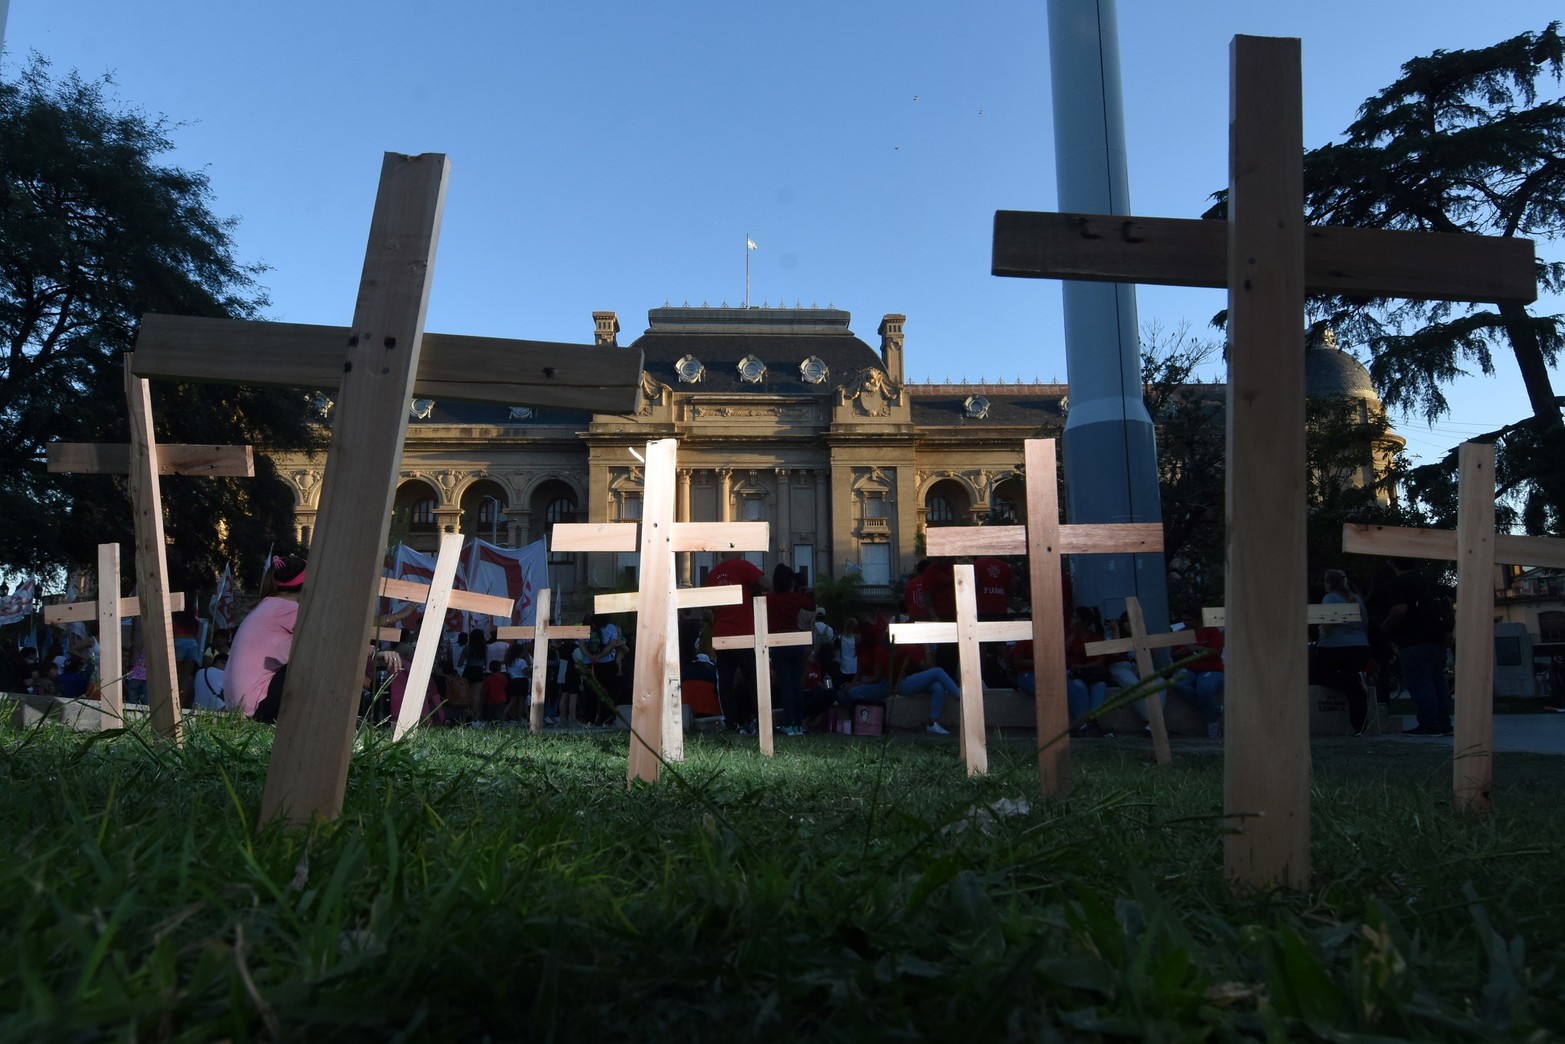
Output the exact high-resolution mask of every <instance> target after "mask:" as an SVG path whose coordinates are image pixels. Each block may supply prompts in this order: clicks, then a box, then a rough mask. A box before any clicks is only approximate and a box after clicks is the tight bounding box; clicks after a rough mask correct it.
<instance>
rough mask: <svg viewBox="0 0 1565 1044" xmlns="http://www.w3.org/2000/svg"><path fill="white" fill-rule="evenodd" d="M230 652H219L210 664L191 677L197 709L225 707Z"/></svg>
mask: <svg viewBox="0 0 1565 1044" xmlns="http://www.w3.org/2000/svg"><path fill="white" fill-rule="evenodd" d="M227 669H228V654H227V653H225V652H220V653H217V654H216V655H215V656H213V657H212V663H211V665H210V666H207V667H203V668H201V669H200V670H199V671H197V672H196V673H195V676H194V677H193V678H191V679H190V689H191V692H192V694H193V695H194V699H195V705H196V709H197V710H222V709H223V683H224V679H225V678H226V676H227Z"/></svg>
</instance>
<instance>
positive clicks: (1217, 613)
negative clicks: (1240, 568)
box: [1192, 556, 1454, 641]
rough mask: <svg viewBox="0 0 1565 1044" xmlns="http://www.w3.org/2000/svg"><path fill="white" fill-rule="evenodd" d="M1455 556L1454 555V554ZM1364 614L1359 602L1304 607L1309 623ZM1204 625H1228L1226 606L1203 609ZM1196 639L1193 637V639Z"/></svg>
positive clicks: (1342, 620) (1351, 618)
mask: <svg viewBox="0 0 1565 1044" xmlns="http://www.w3.org/2000/svg"><path fill="white" fill-rule="evenodd" d="M1453 557H1454V556H1453ZM1363 619H1364V614H1363V612H1361V611H1360V610H1359V607H1358V603H1357V602H1332V603H1330V604H1325V603H1322V604H1320V605H1314V604H1312V605H1308V606H1306V607H1305V609H1304V622H1305V623H1308V624H1338V623H1350V622H1362V621H1363ZM1201 626H1202V627H1227V626H1228V610H1227V608H1226V607H1224V606H1220V605H1218V606H1207V607H1206V608H1204V609H1202V610H1201ZM1193 640H1194V639H1192V641H1193Z"/></svg>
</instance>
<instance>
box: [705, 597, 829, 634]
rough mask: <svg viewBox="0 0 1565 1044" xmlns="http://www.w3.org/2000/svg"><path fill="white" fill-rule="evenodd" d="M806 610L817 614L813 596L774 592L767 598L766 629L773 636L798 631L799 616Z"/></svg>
mask: <svg viewBox="0 0 1565 1044" xmlns="http://www.w3.org/2000/svg"><path fill="white" fill-rule="evenodd" d="M806 610H808V611H809V612H810V614H811V615H814V613H815V599H814V597H812V596H811V595H808V594H806V593H804V592H803V591H785V592H783V593H781V594H779V593H777V592H776V591H773V592H772V593H771V594H769V595H767V596H766V629H767V630H768V631H771V632H772V633H773V634H776V633H777V632H778V631H797V630H798V629H799V614H800V613H801V612H804V611H806ZM715 626H716V625H715V624H714V629H715Z"/></svg>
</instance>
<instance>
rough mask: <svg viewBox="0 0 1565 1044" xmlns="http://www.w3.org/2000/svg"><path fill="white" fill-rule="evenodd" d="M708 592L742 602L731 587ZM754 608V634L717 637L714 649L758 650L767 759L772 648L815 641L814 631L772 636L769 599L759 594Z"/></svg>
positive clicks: (759, 721) (760, 726)
mask: <svg viewBox="0 0 1565 1044" xmlns="http://www.w3.org/2000/svg"><path fill="white" fill-rule="evenodd" d="M702 590H707V591H732V592H733V594H734V597H733V598H732V599H730V603H737V602H738V601H739V599H740V593H739V592H740V590H741V589H740V588H738V587H732V586H726V585H725V586H721V587H709V588H702ZM751 609H752V612H753V614H754V616H755V633H754V634H729V635H721V636H718V637H714V638H713V639H712V648H714V649H754V650H755V720H756V726H755V733H756V735H757V736H758V737H759V738H760V741H761V753H762V754H764V755H765V756H766V757H768V758H769V757H772V756H773V754H774V747H773V744H772V669H771V664H770V663H769V662H768V660H769V657H768V656H767V653H769V652H770V651H771V650H772V649H781V648H788V647H791V646H795V645H811V644H813V643H814V641H815V632H814V631H777V632H775V633H773V632H772V631H770V630H768V628H767V619H766V596H765V595H756V596H755V598H754V600H753V601H752V602H751Z"/></svg>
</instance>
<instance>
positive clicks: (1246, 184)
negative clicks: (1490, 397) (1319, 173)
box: [992, 36, 1537, 888]
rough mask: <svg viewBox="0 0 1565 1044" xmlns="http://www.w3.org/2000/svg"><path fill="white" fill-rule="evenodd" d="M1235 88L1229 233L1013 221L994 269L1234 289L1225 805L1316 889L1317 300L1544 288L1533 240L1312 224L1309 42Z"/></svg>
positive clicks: (1245, 45) (1000, 222) (1230, 862)
mask: <svg viewBox="0 0 1565 1044" xmlns="http://www.w3.org/2000/svg"><path fill="white" fill-rule="evenodd" d="M1230 82H1231V99H1230V111H1231V114H1232V119H1231V122H1230V132H1231V133H1230V140H1229V214H1230V220H1229V221H1228V222H1227V223H1226V224H1225V223H1222V222H1215V221H1179V220H1173V219H1164V218H1139V217H1124V216H1119V215H1091V214H1054V215H1044V214H1018V213H1014V212H1006V211H1001V212H999V213H997V214H996V215H995V240H994V260H993V266H992V270H993V271H994V273H995V274H996V275H1019V276H1028V277H1034V278H1049V279H1093V280H1099V281H1104V282H1114V283H1162V284H1170V285H1178V286H1226V287H1227V288H1228V298H1229V323H1228V343H1229V354H1228V358H1229V378H1228V411H1227V414H1228V416H1227V423H1228V472H1227V482H1228V497H1227V523H1228V576H1227V583H1228V590H1227V595H1226V602H1227V608H1228V609H1229V611H1230V612H1232V613H1233V614H1234V624H1233V626H1231V627H1229V628H1228V638H1227V648H1228V665H1227V675H1228V687H1229V696H1228V700H1227V722H1228V727H1227V730H1226V732H1225V735H1224V747H1225V751H1226V753H1227V758H1226V761H1225V769H1224V792H1225V796H1224V806H1225V808H1226V810H1227V814H1228V815H1229V816H1231V817H1234V818H1236V819H1239V820H1241V821H1242V823H1241V829H1240V830H1238V831H1237V832H1236V833H1233V834H1230V835H1229V836H1228V837H1227V839H1226V841H1225V843H1224V866H1225V870H1226V872H1227V874H1228V876H1229V877H1230V878H1231V879H1233V880H1235V881H1238V882H1241V883H1245V884H1249V885H1256V886H1263V887H1264V886H1267V885H1272V884H1283V885H1286V886H1288V887H1292V888H1303V887H1305V886H1307V885H1308V883H1309V879H1310V861H1309V841H1310V834H1309V793H1310V762H1309V733H1308V729H1309V722H1308V714H1307V710H1308V705H1307V703H1306V694H1305V688H1304V687H1305V683H1306V672H1305V670H1304V664H1303V656H1304V653H1303V646H1302V643H1301V642H1299V641H1298V635H1299V634H1300V633H1301V632H1302V631H1303V629H1304V603H1305V583H1304V568H1305V563H1304V540H1303V532H1304V508H1305V501H1304V477H1305V476H1304V451H1303V439H1304V434H1303V416H1304V413H1303V411H1304V406H1303V403H1304V372H1303V364H1304V347H1303V320H1304V294H1305V293H1306V291H1310V292H1329V293H1343V294H1351V295H1353V296H1359V297H1415V298H1433V299H1444V300H1462V301H1489V302H1510V301H1516V302H1523V303H1525V302H1527V301H1531V300H1533V299H1534V298H1535V297H1536V295H1537V280H1536V269H1535V267H1534V265H1533V245H1532V243H1531V242H1528V241H1526V240H1518V239H1502V238H1485V237H1480V236H1465V235H1464V236H1453V235H1445V234H1440V233H1424V232H1392V231H1384V230H1379V229H1355V228H1331V227H1322V226H1313V227H1307V226H1305V225H1304V223H1303V209H1304V196H1303V171H1302V165H1301V163H1300V161H1299V157H1300V155H1301V154H1302V153H1303V128H1302V119H1301V106H1302V80H1301V77H1300V73H1299V41H1298V40H1296V39H1268V38H1263V37H1253V36H1237V37H1235V38H1234V41H1233V46H1232V54H1231V75H1230ZM1279 656H1281V657H1282V658H1283V659H1282V662H1279V660H1278V657H1279Z"/></svg>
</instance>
